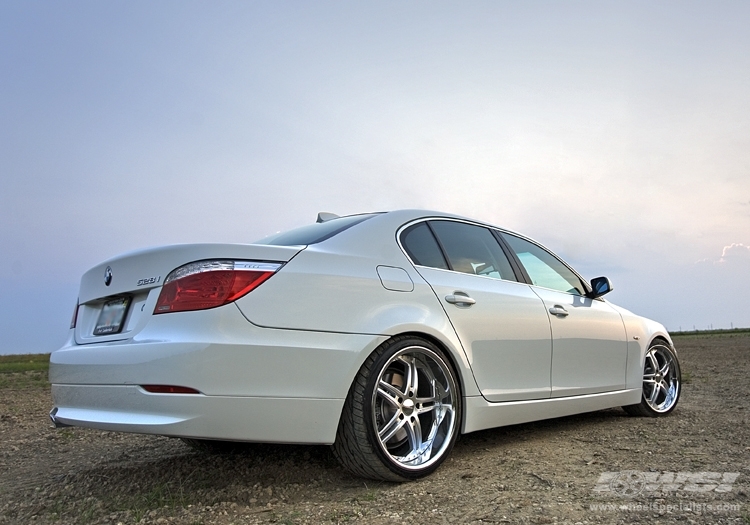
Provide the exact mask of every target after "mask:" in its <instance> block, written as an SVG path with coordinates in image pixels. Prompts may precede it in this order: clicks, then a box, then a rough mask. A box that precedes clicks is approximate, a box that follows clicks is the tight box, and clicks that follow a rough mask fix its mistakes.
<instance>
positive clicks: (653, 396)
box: [643, 344, 680, 413]
mask: <svg viewBox="0 0 750 525" xmlns="http://www.w3.org/2000/svg"><path fill="white" fill-rule="evenodd" d="M679 395H680V369H679V364H677V361H676V359H675V356H674V354H673V353H672V350H671V349H670V348H669V347H667V346H665V345H663V344H656V345H654V346H652V347H651V348H649V350H648V353H647V354H646V363H645V365H644V367H643V399H644V401H646V403H648V406H649V407H650V408H651V409H652V410H654V411H655V412H658V413H664V412H668V411H669V410H671V409H672V407H674V405H675V403H677V399H678V398H679Z"/></svg>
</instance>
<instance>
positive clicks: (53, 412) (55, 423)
mask: <svg viewBox="0 0 750 525" xmlns="http://www.w3.org/2000/svg"><path fill="white" fill-rule="evenodd" d="M57 410H58V408H57V407H55V408H53V409H52V410H50V413H49V418H50V421H52V425H53V426H54V427H55V428H65V427H69V426H70V425H66V424H65V423H63V422H61V421H60V420H58V419H57V417H55V416H57Z"/></svg>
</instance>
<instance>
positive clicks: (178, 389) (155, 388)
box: [141, 385, 200, 394]
mask: <svg viewBox="0 0 750 525" xmlns="http://www.w3.org/2000/svg"><path fill="white" fill-rule="evenodd" d="M141 388H142V389H143V390H145V391H146V392H151V393H152V394H200V392H199V391H197V390H196V389H195V388H188V387H186V386H174V385H141Z"/></svg>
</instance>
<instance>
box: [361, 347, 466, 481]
mask: <svg viewBox="0 0 750 525" xmlns="http://www.w3.org/2000/svg"><path fill="white" fill-rule="evenodd" d="M410 360H411V361H412V366H408V365H407V363H406V362H405V361H410ZM399 361H400V366H406V367H407V377H406V378H404V379H405V381H404V385H403V389H402V390H399V388H397V387H395V386H393V385H390V387H388V386H387V384H388V383H387V381H385V379H384V376H385V375H386V374H387V373H389V371H390V370H391V367H392V365H393V364H394V363H397V362H399ZM430 362H431V364H432V365H433V366H434V367H436V370H433V369H432V367H430ZM409 371H411V372H409ZM415 371H416V372H417V373H416V374H414V372H415ZM435 372H437V374H436V373H435ZM438 375H439V376H441V377H437V376H438ZM424 379H427V380H428V381H430V382H429V383H428V384H429V385H430V390H431V396H428V397H424V396H422V397H420V396H418V395H417V394H418V392H412V395H411V396H410V395H409V391H410V389H411V390H414V389H416V390H418V391H419V392H421V393H424V384H423V385H422V388H420V385H419V382H420V381H422V382H423V381H424ZM384 383H385V384H384ZM457 396H458V389H457V387H456V380H455V378H454V376H453V374H452V372H451V369H450V367H449V365H448V364H447V363H446V362H445V360H444V359H443V358H442V357H441V356H440V355H438V354H437V353H436V352H434V351H433V350H430V349H429V348H426V347H424V346H419V345H412V346H408V347H406V348H403V349H401V350H399V351H398V352H396V353H395V354H394V355H392V356H391V357H390V358H389V359H388V361H387V362H386V363H385V364H384V365H383V366H382V367H381V369H380V371H379V372H378V376H377V378H376V382H375V386H374V388H373V393H372V398H371V416H372V425H373V429H374V435H375V441H377V444H378V447H379V448H380V450H381V451H382V452H383V453H384V454H385V457H386V458H387V459H388V460H389V461H390V462H391V463H393V464H394V465H396V466H397V467H399V468H401V469H404V470H409V471H420V470H424V469H426V468H429V467H430V466H431V465H434V464H435V463H437V462H439V461H440V460H441V459H443V457H444V456H445V453H446V451H447V450H448V449H449V448H450V445H451V444H452V442H453V437H454V434H455V433H456V431H457V403H458V402H459V400H458V397H457ZM383 406H387V408H388V410H389V412H390V413H389V415H388V417H387V419H388V421H384V420H381V421H380V422H379V421H378V407H383ZM381 415H382V414H381ZM400 416H403V417H400ZM422 419H424V420H425V422H426V423H428V424H429V431H427V432H426V434H425V430H426V429H427V428H428V427H427V426H425V425H424V424H423V422H422ZM396 427H397V428H396ZM399 431H401V432H402V435H403V434H404V433H405V434H406V435H407V439H406V442H408V444H409V447H408V448H409V452H408V454H406V455H398V454H396V453H394V451H393V450H392V449H389V446H388V444H389V442H391V441H392V440H394V439H395V438H397V437H398V433H399ZM416 435H419V437H415V436H416Z"/></svg>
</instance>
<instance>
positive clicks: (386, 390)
mask: <svg viewBox="0 0 750 525" xmlns="http://www.w3.org/2000/svg"><path fill="white" fill-rule="evenodd" d="M378 393H379V394H381V395H382V396H383V397H384V398H388V400H389V401H392V402H395V399H394V398H399V397H402V396H403V395H404V393H403V392H401V391H400V390H399V389H398V388H396V387H395V386H393V385H392V384H390V383H389V382H387V381H383V380H381V381H380V383H378ZM396 406H401V405H396Z"/></svg>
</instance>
